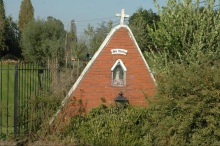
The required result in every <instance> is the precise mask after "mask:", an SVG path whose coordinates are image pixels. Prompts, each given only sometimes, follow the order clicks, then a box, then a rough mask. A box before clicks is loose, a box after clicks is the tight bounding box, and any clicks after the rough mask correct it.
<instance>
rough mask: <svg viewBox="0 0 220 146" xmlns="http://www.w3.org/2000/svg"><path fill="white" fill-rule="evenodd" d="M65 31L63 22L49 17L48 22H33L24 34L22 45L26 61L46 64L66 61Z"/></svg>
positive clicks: (27, 26) (38, 20)
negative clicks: (51, 60)
mask: <svg viewBox="0 0 220 146" xmlns="http://www.w3.org/2000/svg"><path fill="white" fill-rule="evenodd" d="M64 39H65V30H64V26H63V24H62V22H61V21H60V20H57V19H55V18H52V17H49V18H48V20H47V21H44V20H40V19H37V20H31V21H30V22H29V23H28V24H27V25H26V27H25V28H24V30H23V32H22V37H21V43H22V49H23V50H22V51H23V56H24V58H25V60H27V61H38V62H46V61H47V60H48V59H50V58H58V60H59V61H61V60H63V59H64V42H65V41H64Z"/></svg>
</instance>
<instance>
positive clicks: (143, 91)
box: [57, 10, 156, 115]
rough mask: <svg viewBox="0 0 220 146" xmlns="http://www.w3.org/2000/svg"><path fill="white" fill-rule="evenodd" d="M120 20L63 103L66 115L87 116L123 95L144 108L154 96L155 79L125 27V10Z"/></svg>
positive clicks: (113, 102)
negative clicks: (78, 109)
mask: <svg viewBox="0 0 220 146" xmlns="http://www.w3.org/2000/svg"><path fill="white" fill-rule="evenodd" d="M118 15H119V14H118ZM120 16H121V17H123V18H121V22H120V25H118V26H116V27H114V28H113V29H112V30H111V32H109V34H108V36H107V37H106V39H105V40H104V42H103V43H102V45H101V46H100V48H99V49H98V50H97V52H96V53H95V54H94V56H93V58H92V59H91V60H90V61H89V63H88V64H87V66H86V67H85V69H84V70H83V72H82V74H81V75H80V77H79V78H78V80H77V81H76V82H75V84H74V85H73V86H72V88H71V89H70V91H69V93H68V95H67V96H66V98H65V99H64V100H63V102H62V107H63V108H64V109H65V111H66V113H70V115H74V114H76V113H74V112H75V111H76V110H75V109H76V107H79V106H82V107H83V108H84V109H85V111H86V112H87V111H89V110H90V109H91V108H94V107H97V106H99V105H100V104H106V105H110V104H115V101H114V99H115V98H116V97H117V96H118V94H119V93H120V92H122V93H123V95H124V97H126V99H127V100H128V102H129V104H131V105H140V106H145V105H147V102H146V96H148V97H153V96H154V93H155V91H156V82H155V79H154V76H153V74H152V73H151V70H150V68H149V66H148V64H147V62H146V60H145V58H144V56H143V54H142V52H141V50H140V48H139V46H138V44H137V42H136V40H135V38H134V36H133V34H132V32H131V30H130V28H129V27H128V26H127V25H124V24H123V21H124V17H126V16H127V15H125V14H124V10H122V13H121V14H120ZM79 101H80V102H79ZM80 104H81V105H80ZM60 111H61V110H60ZM60 111H58V113H59V112H60ZM58 113H57V114H58Z"/></svg>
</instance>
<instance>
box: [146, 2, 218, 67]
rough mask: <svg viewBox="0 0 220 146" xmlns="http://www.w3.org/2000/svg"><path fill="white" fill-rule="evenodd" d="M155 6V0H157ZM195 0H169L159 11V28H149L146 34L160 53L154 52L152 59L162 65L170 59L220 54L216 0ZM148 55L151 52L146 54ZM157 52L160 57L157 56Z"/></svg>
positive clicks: (192, 60)
mask: <svg viewBox="0 0 220 146" xmlns="http://www.w3.org/2000/svg"><path fill="white" fill-rule="evenodd" d="M156 5H158V4H157V1H156ZM200 5H201V3H200V2H199V1H198V0H197V1H196V2H194V3H193V1H192V0H183V1H176V0H169V1H168V2H167V6H164V7H162V8H160V7H159V6H158V12H159V16H160V21H159V22H158V23H157V24H158V28H157V29H152V28H150V27H149V29H148V30H149V35H150V37H151V38H152V40H153V43H154V44H155V46H156V47H157V50H158V51H159V53H154V54H153V55H154V56H153V58H152V61H153V64H156V65H157V67H161V68H164V66H167V65H168V64H169V63H172V62H173V61H179V62H186V63H190V62H198V63H199V60H198V59H199V58H201V55H204V54H206V55H212V56H213V57H212V58H213V60H215V58H218V56H219V53H220V49H219V48H220V41H219V39H220V34H219V32H220V11H219V10H217V11H216V10H215V1H214V0H207V1H205V2H204V3H203V7H202V8H201V6H200ZM146 55H147V56H148V58H150V57H152V54H149V53H148V54H146ZM158 55H159V57H158Z"/></svg>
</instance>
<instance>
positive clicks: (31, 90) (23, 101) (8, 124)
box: [0, 62, 51, 135]
mask: <svg viewBox="0 0 220 146" xmlns="http://www.w3.org/2000/svg"><path fill="white" fill-rule="evenodd" d="M39 72H40V71H39V67H38V66H35V65H20V66H19V69H18V76H17V77H18V86H17V89H18V92H17V96H18V107H19V108H18V110H17V111H18V112H19V118H20V119H22V120H24V121H25V122H27V121H28V115H29V114H30V112H29V111H28V104H29V101H31V98H35V96H38V95H39V94H41V93H43V92H44V91H46V92H47V91H48V89H49V87H50V83H51V75H50V73H49V71H48V70H45V71H43V72H40V73H39ZM40 82H41V83H40ZM14 83H15V65H14V64H3V63H1V62H0V134H1V133H3V134H6V135H9V134H10V133H11V132H13V124H14ZM24 108H25V109H24ZM23 109H24V110H23Z"/></svg>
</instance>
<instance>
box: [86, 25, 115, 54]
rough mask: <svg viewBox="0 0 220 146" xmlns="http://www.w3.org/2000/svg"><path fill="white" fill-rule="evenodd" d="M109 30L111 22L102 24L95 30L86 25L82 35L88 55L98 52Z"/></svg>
mask: <svg viewBox="0 0 220 146" xmlns="http://www.w3.org/2000/svg"><path fill="white" fill-rule="evenodd" d="M111 29H112V21H109V22H108V23H107V24H106V22H102V23H101V24H99V26H98V27H97V28H94V27H92V26H91V25H88V27H87V29H85V30H84V34H85V35H86V39H87V40H88V41H87V42H88V43H87V46H88V52H89V53H90V54H94V53H95V52H96V51H97V50H98V48H99V47H100V45H101V44H102V42H103V41H104V39H105V38H106V35H107V33H109V32H110V30H111Z"/></svg>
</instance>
